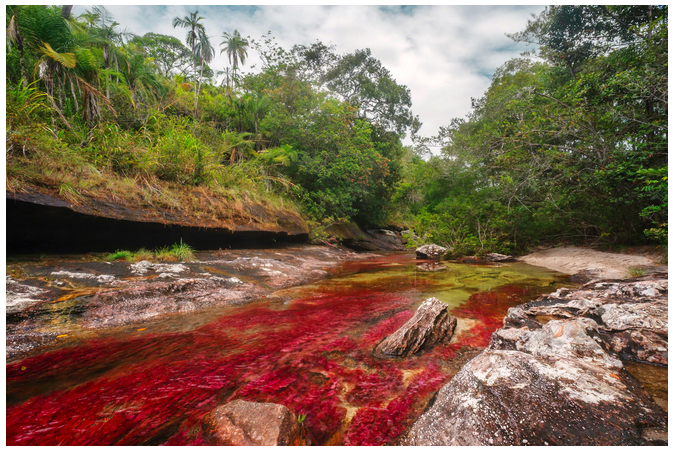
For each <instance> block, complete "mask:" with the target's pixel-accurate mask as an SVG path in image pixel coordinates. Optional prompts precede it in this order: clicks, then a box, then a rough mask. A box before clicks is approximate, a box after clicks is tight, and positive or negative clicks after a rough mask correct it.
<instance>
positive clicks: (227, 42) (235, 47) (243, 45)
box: [220, 30, 250, 88]
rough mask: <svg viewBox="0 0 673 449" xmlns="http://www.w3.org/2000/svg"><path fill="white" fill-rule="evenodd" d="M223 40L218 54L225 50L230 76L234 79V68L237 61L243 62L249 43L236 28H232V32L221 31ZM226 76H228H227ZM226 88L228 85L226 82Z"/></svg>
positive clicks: (235, 68)
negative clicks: (229, 65)
mask: <svg viewBox="0 0 673 449" xmlns="http://www.w3.org/2000/svg"><path fill="white" fill-rule="evenodd" d="M222 37H223V38H224V40H223V41H222V42H221V43H220V47H224V48H222V49H221V50H220V54H222V53H224V52H225V51H226V52H227V57H228V58H229V64H231V68H232V72H233V74H232V77H233V78H234V79H236V70H238V64H239V62H240V63H241V64H245V59H246V58H247V57H248V47H249V46H250V43H249V42H248V40H247V39H245V38H243V37H241V34H240V33H239V32H238V30H234V33H233V34H229V33H227V32H224V33H222ZM227 78H228V77H227ZM227 88H229V85H228V84H227Z"/></svg>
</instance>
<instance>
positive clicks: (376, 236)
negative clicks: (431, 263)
mask: <svg viewBox="0 0 673 449" xmlns="http://www.w3.org/2000/svg"><path fill="white" fill-rule="evenodd" d="M325 232H326V233H327V234H328V235H330V236H332V237H336V238H338V239H340V240H341V243H342V244H343V245H344V246H345V247H347V248H350V249H353V250H356V251H404V250H405V249H406V247H405V246H404V242H403V241H402V237H401V235H400V234H399V233H398V232H396V231H391V230H389V229H369V230H367V231H363V230H362V229H360V227H359V226H358V225H357V224H355V223H352V222H339V223H333V224H331V225H329V226H327V227H326V228H325Z"/></svg>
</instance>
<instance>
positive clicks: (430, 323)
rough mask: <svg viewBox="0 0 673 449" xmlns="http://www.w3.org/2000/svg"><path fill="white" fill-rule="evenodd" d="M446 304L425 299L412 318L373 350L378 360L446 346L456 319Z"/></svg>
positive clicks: (432, 299) (434, 299)
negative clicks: (378, 357) (450, 313)
mask: <svg viewBox="0 0 673 449" xmlns="http://www.w3.org/2000/svg"><path fill="white" fill-rule="evenodd" d="M447 308H448V305H447V304H446V303H443V302H441V301H440V300H439V299H437V298H428V299H426V300H425V301H424V302H423V304H421V306H420V307H419V308H418V310H417V311H416V313H415V314H414V316H413V317H412V318H411V319H410V320H409V321H407V322H406V323H404V325H403V326H402V327H400V328H399V329H398V330H396V331H395V332H394V333H392V334H391V335H389V336H387V337H386V338H384V339H383V340H381V342H380V343H379V344H378V345H376V347H375V348H374V355H377V356H380V357H391V356H392V357H404V356H406V355H408V354H413V353H416V352H418V351H420V350H422V349H429V348H431V347H433V346H434V345H436V344H440V343H448V342H449V341H450V340H451V337H452V336H453V331H454V330H455V329H456V323H457V320H456V318H455V317H452V316H451V315H449V312H448V309H447Z"/></svg>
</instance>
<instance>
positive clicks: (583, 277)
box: [570, 269, 601, 284]
mask: <svg viewBox="0 0 673 449" xmlns="http://www.w3.org/2000/svg"><path fill="white" fill-rule="evenodd" d="M598 279H601V270H596V269H586V270H580V271H578V272H577V273H575V274H573V275H572V276H570V282H574V283H576V284H586V283H587V282H591V281H595V280H598Z"/></svg>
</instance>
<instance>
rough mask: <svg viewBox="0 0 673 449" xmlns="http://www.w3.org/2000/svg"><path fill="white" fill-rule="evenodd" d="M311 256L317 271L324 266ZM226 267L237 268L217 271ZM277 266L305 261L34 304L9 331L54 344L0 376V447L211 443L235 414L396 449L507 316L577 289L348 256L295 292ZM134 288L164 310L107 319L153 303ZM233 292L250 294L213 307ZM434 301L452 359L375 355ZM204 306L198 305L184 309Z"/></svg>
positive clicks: (502, 270)
mask: <svg viewBox="0 0 673 449" xmlns="http://www.w3.org/2000/svg"><path fill="white" fill-rule="evenodd" d="M287 251H290V252H292V251H295V250H292V249H290V250H287ZM274 253H275V255H274ZM298 254H303V253H301V252H299V253H297V252H296V251H295V253H293V256H292V257H295V258H296V256H297V255H298ZM325 254H327V253H325ZM330 254H332V253H330ZM312 257H315V258H316V262H315V263H316V264H319V262H320V260H321V257H320V255H319V254H314V255H313V256H312ZM241 259H245V260H241ZM251 260H252V262H251ZM232 261H239V263H238V265H236V264H231V263H229V264H227V263H225V262H232ZM322 262H323V263H324V262H325V261H324V260H323V261H322ZM40 263H42V265H40ZM69 263H70V265H68V266H67V269H68V270H70V271H68V270H65V269H63V270H60V271H58V268H57V267H56V265H53V266H52V265H49V262H39V261H38V262H35V261H33V262H17V263H15V264H13V265H12V266H11V269H12V270H15V271H14V277H13V278H12V279H14V278H16V279H17V280H18V281H23V282H24V285H31V282H32V285H33V286H34V287H35V288H40V289H42V290H44V291H48V290H49V289H50V288H52V287H54V285H56V284H55V283H56V282H57V281H58V280H57V279H55V278H54V276H51V274H52V273H54V272H56V273H59V272H61V271H66V272H69V273H72V272H78V271H76V270H75V268H76V266H77V263H75V262H69ZM81 263H82V264H84V265H83V267H84V268H83V269H81V270H80V271H79V272H80V273H81V272H85V273H89V274H92V275H94V276H105V274H98V273H99V271H96V270H99V269H100V267H102V266H103V265H96V264H97V263H98V262H95V261H94V262H92V261H85V262H81ZM92 263H93V264H94V265H91V264H92ZM302 263H305V260H304V262H302ZM31 264H32V265H31ZM87 264H88V265H87ZM255 264H256V265H255ZM265 264H268V265H265ZM274 264H275V265H274ZM282 264H286V265H287V266H286V267H285V271H286V272H290V271H291V270H290V268H288V267H290V266H295V265H296V264H299V262H296V264H295V265H293V263H292V262H291V261H290V259H288V256H287V254H286V250H280V251H265V250H258V252H257V253H255V254H249V255H247V256H246V257H243V256H242V255H241V254H229V255H223V254H216V253H204V254H199V261H197V262H192V263H189V264H182V265H185V266H187V268H188V271H184V272H180V273H178V274H177V275H176V277H175V278H170V279H169V276H165V278H166V279H163V280H162V279H158V277H159V276H160V275H161V273H157V272H156V270H155V271H154V272H150V273H149V274H148V273H140V274H138V273H136V274H135V275H134V276H126V278H124V277H123V276H122V274H124V275H126V274H128V273H129V270H130V268H129V267H130V264H123V263H118V264H117V265H115V263H112V264H105V266H106V267H107V268H106V269H108V270H111V271H110V272H114V273H117V278H118V279H124V281H123V282H128V284H123V283H122V284H121V286H120V285H116V286H115V285H112V284H108V285H104V284H103V283H101V282H99V280H100V278H99V277H95V278H86V277H82V276H80V280H79V281H77V279H75V278H71V279H70V281H69V282H71V287H72V289H73V290H74V291H75V294H71V296H67V295H68V293H67V292H65V291H64V290H63V288H65V287H63V286H62V285H61V284H58V285H61V286H60V287H59V288H61V290H59V292H58V295H56V294H52V296H50V297H49V298H50V299H49V300H45V301H43V302H40V303H39V307H43V308H50V309H49V313H41V312H40V311H39V310H37V311H33V313H29V312H30V310H24V311H22V312H20V313H18V315H16V316H15V317H14V318H13V319H14V320H16V322H15V323H14V325H15V326H20V325H21V323H24V324H25V323H26V322H29V323H30V324H31V326H33V327H32V328H31V329H32V332H34V333H35V335H37V334H39V333H40V332H42V333H43V334H45V335H46V334H47V331H46V329H47V328H48V329H49V332H52V333H56V334H58V335H56V336H55V337H53V338H52V339H51V340H49V341H50V343H49V344H47V345H43V346H41V345H37V346H35V347H32V349H31V347H28V349H26V351H25V352H21V351H18V352H16V353H15V354H14V356H13V357H12V358H11V359H10V361H9V363H8V364H7V443H8V444H20V445H57V444H59V445H60V444H66V445H113V444H115V445H119V444H121V445H136V444H144V445H156V444H169V445H199V444H208V435H207V431H206V430H205V429H204V427H203V426H202V423H203V418H204V416H206V415H207V414H208V413H209V412H210V411H212V410H213V409H214V408H215V407H217V406H218V405H221V404H224V403H227V402H229V401H232V400H234V399H245V400H249V401H259V402H275V403H279V404H283V405H285V406H287V407H288V408H289V409H290V410H291V411H292V412H294V413H295V414H296V415H298V416H302V417H305V418H303V421H302V426H303V427H304V430H305V435H306V439H307V442H308V443H309V444H319V445H325V444H343V445H381V444H391V443H395V442H396V441H398V440H399V438H400V436H401V435H402V434H403V433H404V432H405V431H406V430H407V429H408V427H409V426H410V425H411V424H412V423H413V422H414V421H415V420H416V419H417V418H418V416H419V415H420V414H421V412H422V411H423V410H424V409H425V408H426V407H427V405H428V402H429V401H430V400H431V398H432V397H433V395H434V394H435V393H436V392H437V390H439V388H440V387H441V386H442V385H443V384H445V383H446V382H447V381H448V380H450V379H451V378H452V377H453V376H454V375H455V374H456V372H457V371H458V370H459V369H460V368H461V367H462V366H463V365H464V364H465V363H466V362H467V361H468V360H470V359H471V358H472V357H474V356H475V355H476V354H477V353H478V352H479V351H481V350H482V349H483V348H484V347H486V346H487V345H488V342H489V339H490V335H491V333H492V332H493V331H494V330H496V329H498V328H499V327H500V326H501V325H502V319H503V317H504V316H505V314H506V312H507V309H508V308H509V307H513V306H515V305H517V304H521V303H523V302H527V301H530V300H532V299H535V298H536V297H537V296H539V295H540V294H544V293H549V292H551V291H554V290H556V289H558V288H560V287H568V286H571V284H570V283H569V281H568V276H567V275H563V274H561V273H557V272H554V271H551V270H548V269H544V268H540V267H534V266H530V265H526V264H524V263H508V264H490V265H469V264H460V263H455V262H428V261H418V260H416V259H415V257H414V255H413V254H412V253H402V252H397V253H381V254H377V255H372V254H369V255H367V256H366V257H365V256H358V257H354V258H351V257H346V256H344V257H343V258H342V259H339V260H337V261H336V262H335V263H332V264H330V265H329V266H321V267H318V270H314V271H315V273H314V274H313V275H311V276H299V275H298V276H297V278H296V279H295V280H294V281H291V282H286V281H287V279H285V278H286V277H287V276H285V277H284V276H283V275H282V273H283V267H282ZM35 265H39V266H41V267H43V268H40V269H36V268H35ZM167 265H178V264H177V263H172V264H171V263H168V264H167ZM87 267H88V268H87ZM80 268H82V266H80ZM314 268H315V267H314ZM40 270H42V271H40ZM255 270H257V271H255ZM178 271H179V270H178ZM274 271H276V272H277V273H276V274H269V273H270V272H274ZM166 272H167V271H164V273H166ZM318 272H322V274H318ZM30 273H32V274H35V277H34V278H31V276H30ZM36 273H37V274H36ZM185 273H190V276H191V277H190V279H197V281H198V282H202V283H201V284H199V283H198V282H197V281H194V282H196V283H192V284H188V287H184V288H183V289H182V290H181V289H177V290H175V291H174V292H171V290H170V288H171V287H170V285H173V286H175V285H182V284H179V282H183V283H185V282H187V281H190V279H185V278H184V277H185ZM256 273H257V274H256ZM234 275H237V276H234ZM40 276H42V281H39V278H40ZM50 276H51V278H50ZM143 276H144V277H146V278H147V279H146V280H145V281H143V280H142V279H139V278H141V277H143ZM213 277H218V278H221V279H224V281H213V280H212V278H213ZM232 277H236V280H237V281H238V282H236V281H232V280H231V278H232ZM201 278H203V281H201V280H200V279H201ZM108 280H109V279H108ZM280 280H282V281H283V282H280ZM38 281H39V282H38ZM65 281H67V279H64V281H63V282H65ZM164 281H165V282H164ZM169 281H170V282H169ZM8 282H9V281H8ZM59 282H60V281H59ZM78 282H79V283H78ZM143 282H148V283H154V284H152V285H153V287H152V290H151V291H152V292H155V293H156V291H158V290H160V291H162V292H164V293H163V294H165V298H170V300H169V302H170V304H172V306H171V307H169V308H166V307H164V308H161V307H159V306H153V308H151V310H152V311H158V312H157V313H155V314H149V315H147V316H140V315H138V316H140V319H133V316H131V317H130V318H128V317H127V318H128V319H127V318H125V319H120V320H115V319H114V315H115V311H118V310H122V309H123V307H124V306H125V304H128V307H131V308H137V307H138V303H140V302H141V301H144V300H146V299H147V298H155V296H147V295H145V296H143V295H144V294H145V293H144V292H146V290H143V289H146V288H147V285H145V284H143ZM162 282H163V283H162ZM171 282H172V284H171ZM190 282H191V281H190ZM208 282H210V284H209V283H208ZM47 283H48V285H47ZM166 283H168V285H169V287H166V286H165V285H164V284H166ZM246 285H249V286H250V287H249V288H247V289H245V288H244V287H245V286H246ZM189 286H195V287H193V288H194V290H195V291H198V294H196V293H194V292H193V291H192V290H190V288H192V287H189ZM209 286H210V287H209ZM66 287H67V286H66ZM86 288H88V289H91V290H89V291H82V289H86ZM208 288H212V289H213V291H214V292H216V294H215V293H213V292H208V291H204V289H206V290H207V289H208ZM166 289H168V290H166ZM129 291H133V292H138V291H141V292H143V293H142V294H139V295H136V296H133V295H131V294H130V293H128V292H129ZM231 291H239V292H240V291H245V295H243V294H242V295H238V296H236V295H230V296H229V297H227V298H238V299H236V300H234V301H223V302H218V301H217V300H216V299H217V298H220V297H222V296H223V295H224V296H226V295H227V294H229V293H228V292H231ZM166 292H168V293H166ZM218 295H219V296H218ZM47 296H49V295H47ZM433 296H434V297H436V298H438V299H440V300H441V301H443V302H445V303H447V304H449V312H450V314H451V315H454V316H456V317H457V319H458V326H457V329H456V334H455V335H454V337H453V339H452V340H451V342H450V344H448V345H442V346H438V347H435V348H433V349H431V350H427V351H425V352H422V353H420V354H417V355H414V356H410V357H407V358H404V359H394V358H392V359H389V358H377V357H375V356H373V355H372V349H373V347H374V346H375V345H376V344H377V343H378V342H379V341H380V340H381V339H382V338H384V337H385V336H387V335H389V334H390V333H392V332H393V331H395V330H396V329H397V328H399V327H400V326H401V325H402V324H403V323H404V322H406V321H407V320H408V319H409V318H411V317H412V316H413V314H414V311H415V310H416V309H417V308H418V306H419V304H420V303H421V302H422V301H423V300H425V299H427V298H428V297H433ZM120 297H122V299H119V298H120ZM134 298H135V299H134ZM204 298H209V301H210V302H207V304H206V306H204V307H198V306H194V304H197V303H200V302H203V301H205V300H204ZM213 298H215V299H213ZM241 298H243V299H241ZM134 301H135V302H134ZM183 303H184V304H183ZM111 304H113V305H114V306H112V305H111ZM176 304H177V306H176ZM187 305H189V307H188V306H187ZM178 306H179V307H178ZM32 307H34V308H36V307H37V308H38V309H39V307H38V305H33V306H32ZM88 307H89V308H88ZM162 307H163V306H162ZM54 310H57V312H54ZM59 310H60V311H63V313H60V312H58V311H59ZM91 310H96V313H95V314H93V313H91V312H90V311H91ZM134 310H135V309H134ZM137 310H141V309H137ZM142 310H145V311H146V309H142ZM139 313H140V312H139ZM88 314H89V315H88ZM106 314H107V315H106ZM141 315H142V314H141ZM101 316H102V317H103V318H102V319H100V320H98V321H96V320H95V319H94V318H95V317H99V318H100V317H101ZM105 323H107V324H105ZM110 323H112V324H110ZM59 332H61V333H59ZM26 335H30V333H27V334H26ZM27 338H28V339H30V337H27Z"/></svg>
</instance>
